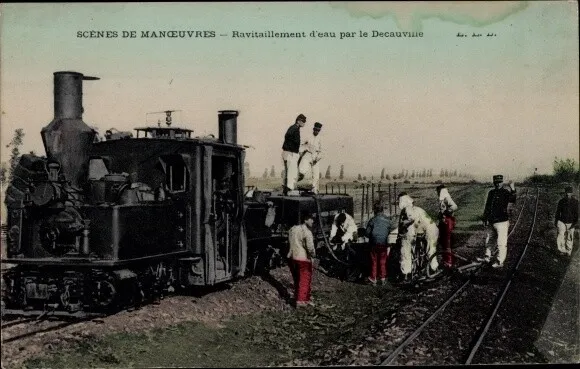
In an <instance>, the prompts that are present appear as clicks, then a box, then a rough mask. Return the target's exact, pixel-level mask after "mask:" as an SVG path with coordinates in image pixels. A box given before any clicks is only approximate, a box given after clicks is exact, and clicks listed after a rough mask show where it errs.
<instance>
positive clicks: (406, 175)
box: [405, 170, 409, 178]
mask: <svg viewBox="0 0 580 369" xmlns="http://www.w3.org/2000/svg"><path fill="white" fill-rule="evenodd" d="M408 176H409V171H408V170H406V171H405V178H407V177H408Z"/></svg>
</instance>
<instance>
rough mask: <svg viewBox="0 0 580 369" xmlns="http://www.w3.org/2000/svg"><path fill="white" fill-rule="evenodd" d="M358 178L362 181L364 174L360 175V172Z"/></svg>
mask: <svg viewBox="0 0 580 369" xmlns="http://www.w3.org/2000/svg"><path fill="white" fill-rule="evenodd" d="M358 180H359V181H362V176H361V175H360V173H359V174H358Z"/></svg>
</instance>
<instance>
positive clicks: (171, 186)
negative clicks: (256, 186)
mask: <svg viewBox="0 0 580 369" xmlns="http://www.w3.org/2000/svg"><path fill="white" fill-rule="evenodd" d="M98 79H99V78H96V77H88V76H85V75H83V74H81V73H77V72H55V73H54V119H53V120H52V122H50V123H49V124H48V125H47V126H46V127H44V128H43V129H42V131H41V135H42V139H43V143H44V147H45V151H46V157H37V156H33V155H29V154H26V155H23V156H22V157H21V158H20V162H19V165H18V167H17V168H16V170H15V171H14V176H13V178H14V179H13V180H12V182H11V183H10V185H9V188H8V190H7V194H6V206H7V209H8V217H7V222H6V229H7V246H8V248H7V257H6V258H5V259H3V260H2V263H3V264H10V265H11V268H8V269H7V270H6V271H5V272H4V274H3V282H4V283H3V291H2V294H3V299H2V310H3V314H15V315H41V314H47V313H51V314H55V315H66V316H85V315H87V314H93V313H96V314H103V313H110V312H114V311H117V310H118V309H121V308H125V307H128V306H134V305H138V304H142V303H146V302H147V301H151V300H152V299H157V298H159V297H161V296H163V295H165V294H167V293H170V292H172V291H173V290H176V289H177V290H179V289H183V288H196V287H201V286H211V285H216V284H219V283H225V282H230V281H234V280H236V279H239V278H242V277H244V276H247V275H249V274H252V273H255V272H257V271H259V270H263V269H264V268H268V267H273V266H276V264H277V263H278V262H280V261H281V260H283V259H284V258H283V256H284V254H285V252H286V250H287V242H286V237H287V231H288V229H289V228H290V227H291V226H292V225H294V224H297V223H299V222H300V214H302V213H303V211H305V210H308V211H311V212H314V213H317V214H318V219H319V222H317V223H316V229H315V235H316V236H317V238H318V240H322V239H323V235H324V232H328V231H329V227H330V223H331V222H332V219H333V218H334V215H335V214H336V213H338V212H339V211H342V210H345V211H347V212H348V213H350V214H352V212H353V199H352V197H351V196H348V195H346V194H341V195H334V194H332V195H330V194H329V195H317V196H309V195H304V196H299V197H287V196H283V195H282V194H279V193H274V192H260V191H257V190H254V191H252V192H250V193H247V192H246V191H245V187H244V183H245V181H244V170H243V169H244V158H245V146H243V145H240V144H238V142H237V119H238V115H239V112H238V111H236V110H223V111H219V112H218V129H219V135H218V137H217V138H214V137H194V136H193V130H191V129H187V128H179V127H176V126H172V116H171V112H172V111H166V122H165V123H166V124H165V126H161V124H159V125H158V126H151V127H143V128H136V129H135V130H136V135H135V136H133V135H132V134H112V132H110V131H107V135H106V140H103V141H99V140H98V139H96V136H97V133H96V131H94V130H93V129H92V128H90V127H89V126H88V125H87V124H86V123H85V122H84V121H83V118H82V114H83V107H82V87H83V82H84V81H90V80H98ZM276 260H278V262H277V261H276Z"/></svg>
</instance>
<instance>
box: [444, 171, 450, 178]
mask: <svg viewBox="0 0 580 369" xmlns="http://www.w3.org/2000/svg"><path fill="white" fill-rule="evenodd" d="M443 177H449V171H448V170H447V169H445V172H443Z"/></svg>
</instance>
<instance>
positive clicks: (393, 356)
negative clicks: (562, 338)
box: [379, 188, 540, 366]
mask: <svg viewBox="0 0 580 369" xmlns="http://www.w3.org/2000/svg"><path fill="white" fill-rule="evenodd" d="M539 193H540V190H539V188H538V189H537V194H536V208H535V211H534V223H533V224H532V231H533V227H534V225H535V219H536V213H537V205H538V197H539ZM528 194H529V189H526V201H525V202H524V204H523V205H522V208H521V210H520V212H519V214H518V217H517V219H516V222H515V223H514V225H513V227H512V229H511V231H510V232H509V233H508V238H509V237H510V236H511V235H512V233H513V232H514V230H515V229H516V226H517V225H518V223H519V221H520V218H521V216H522V214H523V212H524V209H525V204H527V195H528ZM531 233H532V232H530V237H531ZM526 247H527V246H526ZM520 260H521V258H520ZM518 265H519V263H518ZM473 277H474V276H471V277H470V278H469V279H468V280H467V281H465V283H463V284H462V285H461V286H460V287H459V288H458V289H457V290H456V291H455V292H454V293H453V294H452V295H451V296H450V297H449V298H448V299H447V300H445V302H443V303H442V304H441V305H440V306H439V307H438V308H437V310H435V311H434V312H433V313H432V314H431V315H430V316H429V317H428V318H427V319H426V320H425V322H423V324H421V326H419V327H418V328H417V329H415V330H414V331H413V333H411V334H410V335H409V336H408V337H407V338H406V339H405V340H404V341H403V342H402V343H401V344H400V345H399V346H397V348H395V350H393V351H392V352H391V354H389V356H388V357H387V358H386V359H385V360H383V361H382V362H381V363H380V364H379V365H380V366H386V365H390V364H391V363H392V362H393V361H394V360H395V359H396V358H397V356H399V354H400V353H401V352H402V351H403V350H404V349H405V348H406V347H407V346H408V345H409V344H410V343H412V342H413V341H414V340H415V339H416V338H417V337H418V336H419V335H420V334H421V333H422V332H423V331H424V330H425V328H426V327H427V326H428V325H429V323H431V322H432V321H433V320H435V318H437V317H438V316H439V314H441V313H442V312H443V311H444V310H445V308H446V307H447V305H449V304H450V303H451V302H453V301H454V300H455V298H456V297H457V296H458V295H459V293H460V292H461V291H463V290H464V289H465V288H466V287H467V286H469V285H470V284H471V283H472V281H473Z"/></svg>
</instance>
